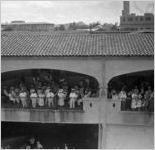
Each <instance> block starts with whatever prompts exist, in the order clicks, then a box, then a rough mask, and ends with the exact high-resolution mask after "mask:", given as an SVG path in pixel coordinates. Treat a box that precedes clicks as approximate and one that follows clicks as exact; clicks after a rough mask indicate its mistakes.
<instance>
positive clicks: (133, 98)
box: [131, 93, 138, 109]
mask: <svg viewBox="0 0 155 150" xmlns="http://www.w3.org/2000/svg"><path fill="white" fill-rule="evenodd" d="M131 97H132V102H131V108H133V109H135V108H137V100H138V95H137V94H135V93H133V94H132V95H131Z"/></svg>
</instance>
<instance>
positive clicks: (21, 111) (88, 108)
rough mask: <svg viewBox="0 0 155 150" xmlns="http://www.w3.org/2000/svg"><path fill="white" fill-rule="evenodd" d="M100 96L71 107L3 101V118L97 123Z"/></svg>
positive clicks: (46, 121)
mask: <svg viewBox="0 0 155 150" xmlns="http://www.w3.org/2000/svg"><path fill="white" fill-rule="evenodd" d="M99 101H100V99H99V98H85V99H83V104H81V105H80V106H76V107H75V108H74V109H73V108H72V109H70V108H69V107H68V106H67V105H65V106H64V107H54V108H48V107H42V108H40V107H36V108H32V107H30V106H29V107H26V108H22V107H21V106H20V105H16V104H8V103H3V100H2V109H1V120H2V121H12V122H42V123H81V124H82V123H87V124H89V123H91V124H96V123H98V120H99V112H98V110H99V109H98V108H99Z"/></svg>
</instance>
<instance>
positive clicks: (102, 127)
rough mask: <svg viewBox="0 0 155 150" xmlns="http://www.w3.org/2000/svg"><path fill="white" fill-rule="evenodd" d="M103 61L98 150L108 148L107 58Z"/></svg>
mask: <svg viewBox="0 0 155 150" xmlns="http://www.w3.org/2000/svg"><path fill="white" fill-rule="evenodd" d="M101 61H102V68H101V69H102V82H101V83H100V105H99V130H98V131H99V132H98V148H99V149H105V148H106V112H107V111H106V98H107V85H106V78H105V71H106V67H105V62H106V61H105V58H104V59H102V60H101Z"/></svg>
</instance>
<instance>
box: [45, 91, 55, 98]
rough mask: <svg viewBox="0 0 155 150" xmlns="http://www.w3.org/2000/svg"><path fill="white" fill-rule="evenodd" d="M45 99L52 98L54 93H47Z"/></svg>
mask: <svg viewBox="0 0 155 150" xmlns="http://www.w3.org/2000/svg"><path fill="white" fill-rule="evenodd" d="M46 97H47V98H54V93H53V92H48V93H47V94H46Z"/></svg>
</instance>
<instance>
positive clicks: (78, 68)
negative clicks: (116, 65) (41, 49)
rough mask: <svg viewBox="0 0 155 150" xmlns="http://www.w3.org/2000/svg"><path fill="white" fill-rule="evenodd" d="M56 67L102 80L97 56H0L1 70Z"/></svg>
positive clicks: (100, 66) (100, 64) (100, 65)
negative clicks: (0, 60) (0, 57)
mask: <svg viewBox="0 0 155 150" xmlns="http://www.w3.org/2000/svg"><path fill="white" fill-rule="evenodd" d="M37 68H38V69H58V70H66V71H72V72H77V73H83V74H86V75H90V76H93V77H95V78H96V79H97V80H98V82H99V83H101V82H102V72H103V70H102V63H101V61H100V60H99V59H98V58H95V59H92V58H88V57H85V58H81V57H79V58H76V57H74V58H71V57H68V58H67V57H57V58H56V57H52V58H51V57H22V58H21V57H20V58H19V57H11V58H6V57H5V58H2V62H1V72H7V71H13V70H20V69H37Z"/></svg>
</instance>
